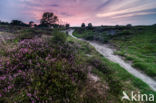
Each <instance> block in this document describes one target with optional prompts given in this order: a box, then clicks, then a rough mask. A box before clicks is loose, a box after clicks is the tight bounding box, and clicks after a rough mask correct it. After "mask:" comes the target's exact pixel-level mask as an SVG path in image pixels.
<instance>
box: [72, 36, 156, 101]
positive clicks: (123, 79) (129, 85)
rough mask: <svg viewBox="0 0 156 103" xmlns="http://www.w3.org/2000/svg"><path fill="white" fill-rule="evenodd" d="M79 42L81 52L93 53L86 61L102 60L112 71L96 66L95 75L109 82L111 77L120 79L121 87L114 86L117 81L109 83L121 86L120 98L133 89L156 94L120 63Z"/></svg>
mask: <svg viewBox="0 0 156 103" xmlns="http://www.w3.org/2000/svg"><path fill="white" fill-rule="evenodd" d="M72 41H77V40H75V39H74V40H72ZM78 42H79V44H81V45H82V48H83V50H82V51H81V53H82V54H83V55H85V54H90V55H91V57H87V56H86V61H92V60H95V59H97V60H100V61H101V64H102V65H104V66H105V68H106V69H108V70H110V71H111V73H107V72H105V71H103V68H101V67H94V68H93V69H92V73H94V74H95V75H98V76H99V77H100V79H101V82H102V83H107V82H108V81H107V79H111V77H112V78H113V80H116V82H117V81H118V83H119V84H120V86H121V88H120V87H114V86H115V83H114V84H113V83H111V84H109V87H111V85H112V89H115V88H118V89H119V88H120V89H119V90H120V92H119V94H118V96H119V97H118V98H121V97H122V96H123V95H122V91H126V92H127V93H128V94H129V95H130V93H131V91H135V92H138V91H140V92H141V93H143V94H144V93H145V94H154V95H156V92H154V91H153V90H151V89H150V87H149V86H148V85H147V84H145V83H144V82H143V81H141V80H140V79H138V78H136V77H134V76H133V75H131V74H130V73H128V72H127V71H126V70H125V69H124V68H122V67H121V66H120V65H118V64H116V63H113V62H111V61H109V60H108V59H106V58H105V57H103V56H102V55H100V54H99V53H98V52H97V51H96V50H95V48H93V47H92V46H90V45H89V44H88V43H85V42H81V41H78ZM84 48H85V49H84ZM117 85H118V84H117ZM114 94H115V93H111V92H110V94H109V93H108V95H111V96H112V95H114ZM111 98H113V97H111ZM109 99H110V98H109ZM115 102H121V101H120V99H117V101H115ZM127 103H128V102H127Z"/></svg>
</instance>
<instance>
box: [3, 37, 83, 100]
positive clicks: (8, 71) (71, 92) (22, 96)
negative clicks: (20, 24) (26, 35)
mask: <svg viewBox="0 0 156 103" xmlns="http://www.w3.org/2000/svg"><path fill="white" fill-rule="evenodd" d="M53 46H54V45H51V44H50V43H49V41H45V40H42V39H39V38H34V39H26V40H23V41H20V43H19V45H18V47H17V49H14V50H12V51H11V52H9V53H8V54H9V57H10V60H8V61H7V62H5V63H2V61H1V60H0V64H2V65H0V67H1V71H0V83H1V85H0V97H1V98H0V101H2V102H4V103H5V102H7V103H8V102H9V101H11V102H16V103H21V102H22V103H30V102H32V103H34V102H35V103H45V102H49V103H52V102H53V103H79V102H78V101H79V96H78V93H77V92H78V89H80V88H79V87H80V86H79V85H80V84H82V83H81V82H82V81H84V80H85V79H86V75H85V74H84V73H83V72H82V69H84V67H83V66H82V65H78V64H77V63H76V58H75V56H76V50H75V46H71V45H70V44H64V45H61V46H57V48H53ZM80 68H81V69H80Z"/></svg>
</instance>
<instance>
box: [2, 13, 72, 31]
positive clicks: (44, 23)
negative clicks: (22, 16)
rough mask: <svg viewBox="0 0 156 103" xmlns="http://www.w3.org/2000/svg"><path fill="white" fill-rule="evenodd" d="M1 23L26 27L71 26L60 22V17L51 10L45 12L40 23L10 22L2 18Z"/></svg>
mask: <svg viewBox="0 0 156 103" xmlns="http://www.w3.org/2000/svg"><path fill="white" fill-rule="evenodd" d="M0 25H15V26H24V27H48V28H59V27H66V28H69V27H70V24H60V23H59V19H58V17H57V16H56V15H54V14H53V13H51V12H45V13H43V15H42V18H41V20H40V24H35V22H33V21H30V22H29V23H25V22H23V21H21V20H12V21H11V22H10V23H9V22H4V21H1V20H0Z"/></svg>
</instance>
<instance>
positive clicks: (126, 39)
mask: <svg viewBox="0 0 156 103" xmlns="http://www.w3.org/2000/svg"><path fill="white" fill-rule="evenodd" d="M135 29H136V33H135V35H131V36H127V35H123V36H122V37H121V36H119V37H115V38H113V39H112V40H111V41H110V42H111V43H112V44H113V45H115V46H116V47H118V48H119V49H118V51H117V52H116V54H119V55H121V56H124V57H125V58H126V60H131V61H132V62H133V66H134V67H136V68H137V69H140V70H141V71H143V72H145V73H146V74H147V75H149V76H151V77H153V78H156V63H155V62H156V55H155V52H156V41H155V39H154V38H156V35H155V34H156V29H155V27H152V26H151V27H143V28H142V30H141V31H138V29H139V27H135ZM121 38H122V39H121Z"/></svg>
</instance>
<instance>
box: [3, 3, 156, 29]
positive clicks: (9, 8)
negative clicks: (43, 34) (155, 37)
mask: <svg viewBox="0 0 156 103" xmlns="http://www.w3.org/2000/svg"><path fill="white" fill-rule="evenodd" d="M68 1H69V2H67V1H66V0H53V1H50V0H38V1H35V0H14V1H12V0H1V1H0V12H1V13H0V20H2V21H7V22H10V21H11V20H14V19H17V20H21V21H23V22H26V23H28V22H29V21H34V22H35V23H39V21H40V19H41V17H42V14H43V13H44V12H53V13H54V14H55V15H57V16H58V17H59V19H60V21H61V22H62V21H63V23H69V24H70V25H71V26H76V27H77V26H80V25H81V24H82V23H83V22H84V23H85V24H88V23H92V24H93V26H101V25H110V26H113V25H127V24H132V25H134V26H136V25H153V24H155V23H156V22H155V20H156V7H155V5H156V1H155V0H131V1H125V0H99V1H98V2H97V1H95V0H85V1H83V0H68Z"/></svg>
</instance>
